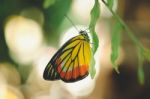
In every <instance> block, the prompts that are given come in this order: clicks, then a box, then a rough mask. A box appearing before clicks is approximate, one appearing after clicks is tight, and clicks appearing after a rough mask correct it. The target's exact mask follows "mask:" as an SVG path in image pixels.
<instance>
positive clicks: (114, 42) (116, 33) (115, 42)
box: [111, 22, 122, 73]
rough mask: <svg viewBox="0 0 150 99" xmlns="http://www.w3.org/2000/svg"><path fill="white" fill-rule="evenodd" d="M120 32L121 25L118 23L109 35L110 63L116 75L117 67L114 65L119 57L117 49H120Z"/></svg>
mask: <svg viewBox="0 0 150 99" xmlns="http://www.w3.org/2000/svg"><path fill="white" fill-rule="evenodd" d="M121 30H122V25H121V24H120V23H119V22H116V23H115V26H114V27H113V29H112V33H111V49H112V52H111V62H112V63H113V66H114V68H115V70H116V71H117V73H119V71H118V65H117V64H116V60H117V58H118V56H119V47H120V42H121Z"/></svg>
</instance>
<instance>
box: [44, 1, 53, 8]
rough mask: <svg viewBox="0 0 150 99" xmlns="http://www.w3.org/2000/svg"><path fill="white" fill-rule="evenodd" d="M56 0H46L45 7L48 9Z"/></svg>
mask: <svg viewBox="0 0 150 99" xmlns="http://www.w3.org/2000/svg"><path fill="white" fill-rule="evenodd" d="M55 1H56V0H44V3H43V7H44V8H45V9H47V8H48V7H50V6H51V5H53V4H54V3H55Z"/></svg>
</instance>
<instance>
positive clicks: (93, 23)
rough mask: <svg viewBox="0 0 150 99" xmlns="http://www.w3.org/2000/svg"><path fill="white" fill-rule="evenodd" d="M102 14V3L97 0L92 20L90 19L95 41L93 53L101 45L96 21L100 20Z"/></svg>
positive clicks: (91, 31) (92, 11) (92, 12)
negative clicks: (96, 30)
mask: <svg viewBox="0 0 150 99" xmlns="http://www.w3.org/2000/svg"><path fill="white" fill-rule="evenodd" d="M99 16H100V4H99V2H98V0H95V4H94V7H93V8H92V10H91V21H90V25H89V28H90V33H91V35H92V41H93V42H94V44H93V47H92V48H93V53H94V54H95V52H96V50H97V48H98V45H99V40H98V36H97V34H96V32H95V26H96V22H97V21H98V19H99Z"/></svg>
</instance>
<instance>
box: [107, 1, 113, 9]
mask: <svg viewBox="0 0 150 99" xmlns="http://www.w3.org/2000/svg"><path fill="white" fill-rule="evenodd" d="M107 4H108V7H109V8H111V9H112V7H113V4H114V0H107Z"/></svg>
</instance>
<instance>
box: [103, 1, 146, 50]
mask: <svg viewBox="0 0 150 99" xmlns="http://www.w3.org/2000/svg"><path fill="white" fill-rule="evenodd" d="M102 2H103V3H104V4H105V6H107V8H108V9H109V11H110V12H111V13H112V15H113V17H114V18H115V19H116V20H117V21H118V22H120V23H121V25H122V26H123V28H124V29H125V30H126V31H127V34H128V36H129V37H130V38H131V40H132V41H133V42H134V44H135V45H136V46H138V47H140V49H141V50H144V47H143V45H142V44H141V43H140V42H139V40H138V39H137V38H136V37H135V36H134V33H133V32H132V31H131V29H130V28H129V27H128V26H127V24H126V23H125V22H124V21H123V20H122V19H121V18H120V16H119V15H118V14H116V13H115V12H114V11H113V10H112V9H111V8H110V7H109V6H108V4H107V3H106V2H105V1H104V0H102Z"/></svg>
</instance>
